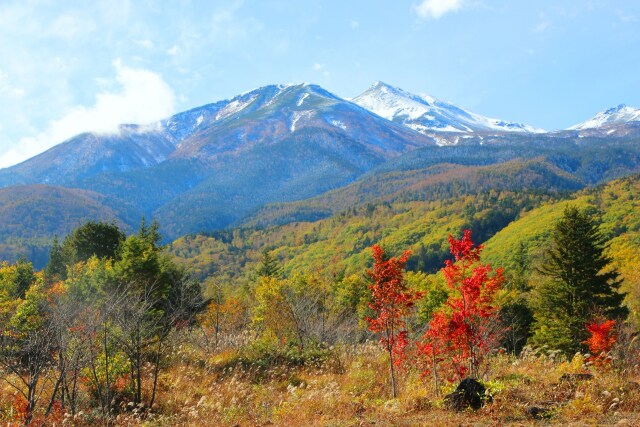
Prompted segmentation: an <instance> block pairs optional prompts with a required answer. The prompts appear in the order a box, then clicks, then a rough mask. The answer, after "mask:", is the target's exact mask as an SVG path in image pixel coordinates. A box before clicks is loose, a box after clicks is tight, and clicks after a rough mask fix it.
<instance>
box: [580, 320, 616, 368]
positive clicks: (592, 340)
mask: <svg viewBox="0 0 640 427" xmlns="http://www.w3.org/2000/svg"><path fill="white" fill-rule="evenodd" d="M615 327H616V321H615V320H605V321H603V322H598V321H594V322H592V323H589V324H587V325H586V328H587V331H589V334H590V336H589V338H588V339H586V340H585V341H584V344H586V345H587V346H588V347H589V352H591V357H590V358H589V361H590V362H592V363H593V364H594V365H596V366H602V365H606V364H608V363H609V361H610V360H611V359H609V358H608V357H607V356H608V353H609V352H610V351H611V349H612V348H613V345H614V344H615V343H616V330H615Z"/></svg>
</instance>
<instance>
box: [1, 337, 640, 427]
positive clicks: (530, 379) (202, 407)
mask: <svg viewBox="0 0 640 427" xmlns="http://www.w3.org/2000/svg"><path fill="white" fill-rule="evenodd" d="M237 348H241V349H240V350H234V349H229V348H227V349H226V350H224V351H220V352H215V351H211V350H205V349H204V347H202V346H198V345H195V344H194V343H190V344H183V345H181V346H179V347H177V349H176V350H175V351H174V353H173V354H172V355H171V359H172V360H171V363H170V367H169V368H168V369H167V370H166V371H165V373H164V374H163V375H162V376H161V378H160V384H159V387H160V389H159V396H158V399H157V402H159V403H158V404H157V405H154V408H152V410H151V411H147V410H146V408H134V407H132V406H131V405H127V404H126V403H125V402H122V404H121V411H120V413H119V414H114V416H113V419H112V424H111V425H117V426H129V425H141V426H155V425H159V426H267V425H277V426H373V425H376V426H414V425H415V426H530V425H531V426H537V425H563V426H564V425H569V426H591V425H598V426H602V425H629V426H634V425H640V378H639V377H638V372H637V370H636V369H635V368H634V367H631V368H625V369H623V370H621V369H619V368H616V367H608V368H598V369H596V368H594V367H589V366H586V365H585V363H584V357H583V356H582V355H579V354H578V355H576V356H574V357H573V359H572V360H566V359H565V358H563V357H561V356H559V355H558V354H557V353H553V352H552V353H551V354H546V353H544V352H534V351H531V350H528V349H526V350H525V351H524V352H523V354H522V355H521V356H520V357H514V356H512V355H507V354H497V355H494V356H492V357H491V359H490V362H489V364H488V367H487V369H486V371H485V377H486V378H487V381H485V385H486V386H487V388H488V390H489V392H490V394H491V395H492V397H493V401H492V403H488V404H487V405H485V406H484V407H483V408H482V409H480V410H478V411H476V412H473V411H470V410H469V411H465V412H455V411H452V410H449V409H446V408H445V406H444V403H443V398H442V396H443V395H444V394H446V393H448V392H450V391H451V390H452V389H453V388H454V386H455V384H453V385H445V386H444V387H442V389H441V390H440V394H439V395H436V394H435V390H434V388H433V384H432V383H431V382H430V380H429V379H428V378H425V379H421V378H420V374H419V372H418V371H417V369H411V368H410V369H408V370H405V371H404V372H402V373H401V375H400V381H399V383H400V388H399V398H397V399H393V400H391V399H389V395H390V392H389V385H388V381H387V379H388V377H387V361H386V359H385V355H384V353H383V352H382V351H381V349H380V348H379V347H378V346H377V344H375V343H368V344H359V345H355V346H348V347H341V348H332V349H316V350H306V351H304V352H301V351H299V350H296V349H295V348H289V349H277V348H275V347H260V346H257V345H255V343H254V344H253V345H249V346H246V345H243V346H242V347H237ZM573 373H591V374H592V375H593V376H592V378H591V379H580V380H573V381H572V380H569V381H568V380H563V379H561V377H562V376H563V374H573ZM1 393H2V394H1V395H0V399H1V401H3V402H5V403H3V404H2V405H3V406H5V408H4V409H5V412H4V420H2V421H3V424H5V425H13V424H12V423H11V421H10V415H11V410H10V408H6V406H7V404H6V402H8V401H10V400H11V397H12V393H14V392H13V391H12V390H11V389H10V388H9V387H7V386H4V388H3V389H2V391H1ZM534 406H535V407H539V408H543V409H545V410H547V412H545V413H544V414H541V415H540V416H539V417H538V418H537V419H536V418H533V417H532V416H531V415H530V414H528V412H531V409H528V408H531V407H534ZM99 424H102V421H101V420H100V418H99V416H98V414H97V413H92V412H90V411H85V412H80V413H78V414H76V416H75V417H74V418H71V417H70V416H69V415H67V414H58V416H57V417H56V416H54V417H49V418H48V419H47V424H46V425H75V426H89V425H99ZM15 425H17V424H15Z"/></svg>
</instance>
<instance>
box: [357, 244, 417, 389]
mask: <svg viewBox="0 0 640 427" xmlns="http://www.w3.org/2000/svg"><path fill="white" fill-rule="evenodd" d="M372 249H373V259H374V265H373V269H371V270H368V271H367V273H368V274H369V276H370V277H371V279H372V280H373V284H372V285H371V286H369V288H370V290H371V296H372V301H371V302H370V303H369V308H370V309H371V310H372V311H373V312H374V313H375V317H367V318H366V320H367V323H368V324H369V330H371V331H372V332H375V333H378V334H381V337H380V343H381V344H382V346H383V347H384V348H385V350H386V351H387V352H388V353H389V364H390V370H391V384H392V389H393V396H394V397H395V395H396V391H395V377H394V370H393V369H394V366H400V365H401V364H402V362H403V360H404V357H405V348H406V346H407V344H408V339H407V331H406V325H405V320H404V319H405V317H406V315H408V314H409V313H410V311H411V309H412V307H413V305H414V302H415V301H416V300H417V299H419V298H420V297H421V296H422V295H421V293H419V292H416V291H414V290H411V289H409V288H408V287H407V284H406V283H405V280H404V269H405V265H406V264H407V260H408V258H409V256H410V255H411V252H409V251H405V252H404V253H403V254H402V255H401V256H400V257H399V258H395V257H392V258H389V259H385V258H386V257H385V253H384V250H383V249H382V248H381V247H380V246H378V245H374V246H373V248H372Z"/></svg>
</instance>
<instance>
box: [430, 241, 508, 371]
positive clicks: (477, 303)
mask: <svg viewBox="0 0 640 427" xmlns="http://www.w3.org/2000/svg"><path fill="white" fill-rule="evenodd" d="M449 245H450V250H451V254H452V255H453V256H454V261H450V260H447V261H446V262H445V267H444V268H443V270H442V272H443V274H444V277H445V279H446V281H447V285H448V286H449V288H450V289H451V290H452V291H453V292H452V294H451V295H450V296H449V298H448V299H447V301H446V303H445V305H444V306H443V307H442V308H441V309H440V310H439V311H437V312H436V313H434V315H433V318H432V320H431V322H430V323H429V329H428V330H427V331H426V332H425V334H424V336H423V337H422V340H421V342H419V343H418V353H419V354H421V355H422V356H423V360H424V364H425V370H424V375H427V374H430V373H431V374H433V375H434V380H435V382H436V383H437V369H438V366H439V365H444V367H445V368H446V369H447V374H448V375H447V377H448V378H449V379H451V380H453V379H455V378H464V377H465V376H469V375H470V376H472V377H477V376H478V374H479V369H480V366H481V364H482V362H483V361H484V359H485V357H486V356H487V354H488V353H489V351H490V350H491V349H492V348H494V346H495V345H496V343H497V342H498V340H499V338H500V332H501V328H500V326H499V321H498V310H497V307H496V306H495V304H494V299H495V296H496V293H497V292H498V290H499V289H500V287H501V286H502V284H503V283H504V280H505V279H504V276H503V273H502V269H497V270H496V271H495V272H494V271H493V269H492V268H491V266H490V265H488V264H481V263H480V262H479V261H480V254H481V252H482V245H479V246H476V247H474V244H473V241H472V240H471V231H469V230H465V231H464V236H463V238H462V239H461V240H456V239H454V238H453V237H451V236H449Z"/></svg>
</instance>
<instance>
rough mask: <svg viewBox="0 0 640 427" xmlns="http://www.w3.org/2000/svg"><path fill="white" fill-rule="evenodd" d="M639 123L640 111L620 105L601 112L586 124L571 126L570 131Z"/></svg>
mask: <svg viewBox="0 0 640 427" xmlns="http://www.w3.org/2000/svg"><path fill="white" fill-rule="evenodd" d="M637 121H640V109H638V108H634V107H627V106H626V105H625V104H620V105H618V106H617V107H613V108H609V109H608V110H606V111H601V112H599V113H598V114H596V115H595V116H594V117H592V118H591V119H589V120H587V121H586V122H582V123H579V124H577V125H574V126H571V127H570V128H569V130H584V129H594V128H600V127H602V126H605V125H613V124H619V123H627V122H637Z"/></svg>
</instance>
